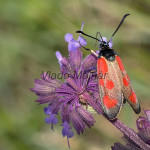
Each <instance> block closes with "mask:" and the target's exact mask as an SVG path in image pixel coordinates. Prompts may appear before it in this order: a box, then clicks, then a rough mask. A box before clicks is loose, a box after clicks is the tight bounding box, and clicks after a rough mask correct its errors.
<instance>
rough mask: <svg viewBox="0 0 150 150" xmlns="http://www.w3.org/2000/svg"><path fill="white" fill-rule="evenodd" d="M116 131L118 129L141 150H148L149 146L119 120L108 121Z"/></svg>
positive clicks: (149, 149)
mask: <svg viewBox="0 0 150 150" xmlns="http://www.w3.org/2000/svg"><path fill="white" fill-rule="evenodd" d="M109 121H110V122H111V123H112V124H113V125H114V126H115V127H116V128H117V129H119V130H120V131H121V132H122V133H123V134H124V135H126V136H127V137H128V138H129V139H131V140H132V141H133V142H135V143H136V144H137V145H138V146H139V147H140V148H142V149H143V150H150V146H149V145H148V144H146V143H145V142H144V141H142V140H141V138H140V137H139V136H138V135H137V133H136V132H135V131H134V130H132V129H131V128H129V127H127V126H126V125H125V124H123V123H122V122H121V121H120V120H118V119H115V120H109Z"/></svg>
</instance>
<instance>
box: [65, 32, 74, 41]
mask: <svg viewBox="0 0 150 150" xmlns="http://www.w3.org/2000/svg"><path fill="white" fill-rule="evenodd" d="M72 39H73V35H72V34H71V33H67V34H66V35H65V41H66V42H68V43H69V42H70V41H71V40H72Z"/></svg>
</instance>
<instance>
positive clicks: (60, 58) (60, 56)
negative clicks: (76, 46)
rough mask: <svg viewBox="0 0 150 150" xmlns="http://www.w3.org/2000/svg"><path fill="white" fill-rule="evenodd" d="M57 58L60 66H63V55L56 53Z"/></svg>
mask: <svg viewBox="0 0 150 150" xmlns="http://www.w3.org/2000/svg"><path fill="white" fill-rule="evenodd" d="M56 57H57V59H58V62H59V64H60V66H61V65H62V63H61V60H62V55H61V53H60V52H59V51H56Z"/></svg>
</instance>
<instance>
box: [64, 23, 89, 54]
mask: <svg viewBox="0 0 150 150" xmlns="http://www.w3.org/2000/svg"><path fill="white" fill-rule="evenodd" d="M83 26H84V23H82V27H81V31H82V29H83ZM65 41H66V42H68V50H69V51H76V50H77V49H79V48H80V47H81V46H85V45H86V44H87V42H86V40H85V39H84V38H83V37H82V36H81V35H79V37H78V40H75V39H73V35H72V34H71V33H67V34H66V35H65Z"/></svg>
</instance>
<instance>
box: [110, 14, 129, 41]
mask: <svg viewBox="0 0 150 150" xmlns="http://www.w3.org/2000/svg"><path fill="white" fill-rule="evenodd" d="M129 15H130V14H125V15H124V16H123V18H122V20H121V22H120V23H119V25H118V27H117V29H116V30H115V32H114V33H113V34H112V36H111V38H110V40H111V39H112V38H113V36H114V35H115V34H116V32H117V31H118V29H119V28H120V26H121V25H122V23H123V21H124V20H125V18H126V17H127V16H129ZM110 40H109V41H108V42H107V43H109V42H110Z"/></svg>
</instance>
